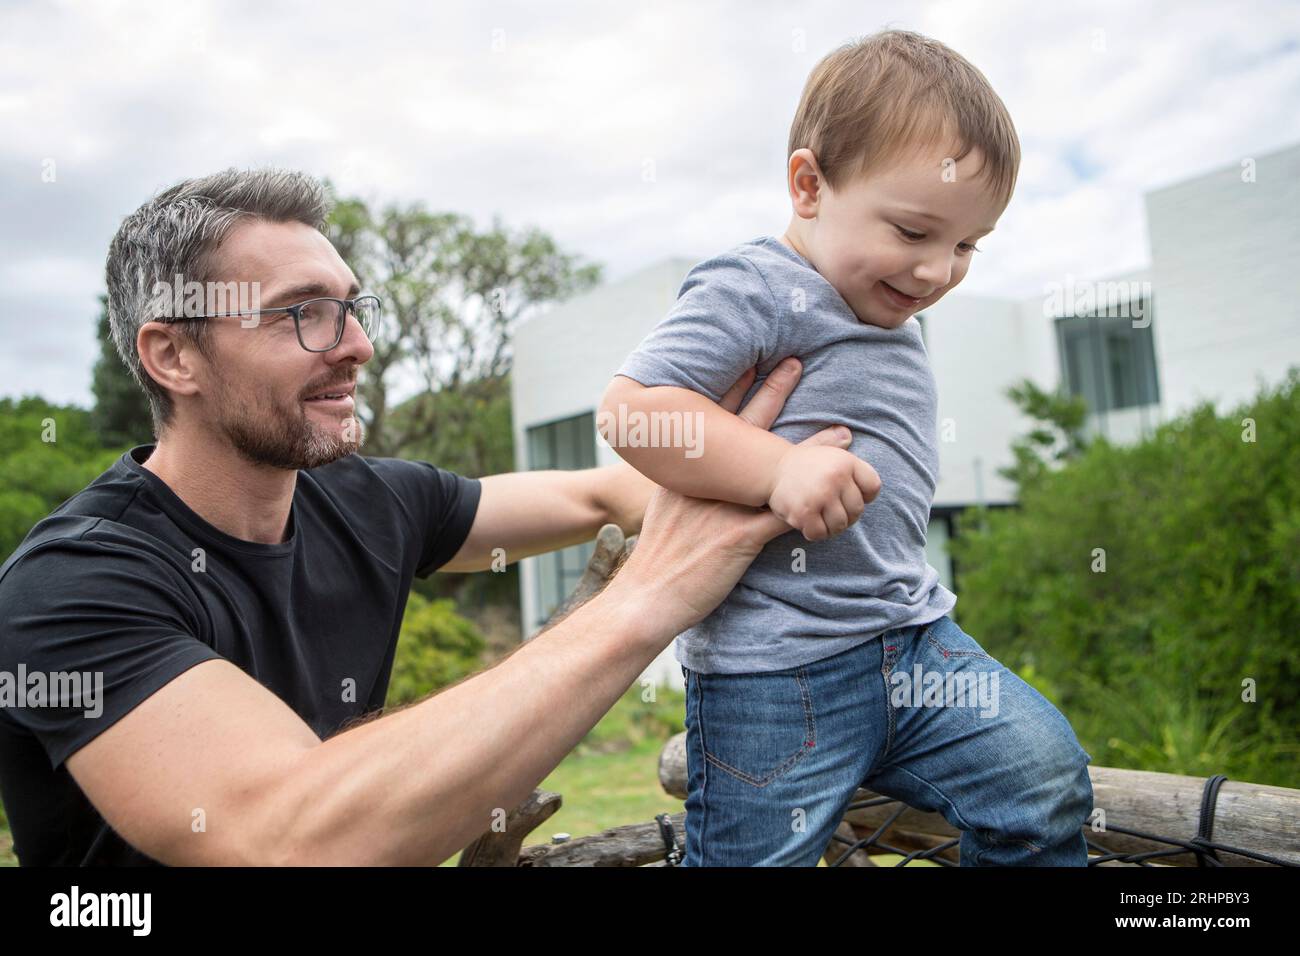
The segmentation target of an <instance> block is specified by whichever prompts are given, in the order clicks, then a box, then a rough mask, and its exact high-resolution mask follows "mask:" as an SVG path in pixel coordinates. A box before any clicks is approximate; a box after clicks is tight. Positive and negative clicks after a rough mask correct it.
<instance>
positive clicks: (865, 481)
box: [767, 443, 880, 541]
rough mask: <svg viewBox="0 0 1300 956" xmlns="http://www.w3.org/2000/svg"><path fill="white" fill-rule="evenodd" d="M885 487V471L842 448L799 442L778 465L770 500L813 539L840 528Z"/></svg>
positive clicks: (786, 519) (782, 516)
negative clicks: (881, 473) (879, 471)
mask: <svg viewBox="0 0 1300 956" xmlns="http://www.w3.org/2000/svg"><path fill="white" fill-rule="evenodd" d="M879 493H880V476H879V475H877V474H876V469H874V468H872V467H871V466H870V465H868V464H867V463H866V462H865V461H863V460H862V459H861V458H858V457H857V456H856V455H854V454H853V453H852V452H849V451H846V450H844V449H843V448H835V447H833V446H827V445H809V444H807V443H805V444H800V445H795V446H794V447H793V448H791V449H790V450H789V451H788V452H786V453H785V455H784V456H783V457H782V458H781V461H780V463H779V464H778V465H777V467H776V475H775V477H774V479H773V482H772V491H771V493H770V494H769V495H768V501H767V505H768V507H769V508H770V509H771V510H772V513H773V514H774V515H776V516H777V517H778V518H780V519H781V520H782V521H784V522H785V523H786V524H788V525H790V526H791V527H792V528H796V529H798V530H799V531H802V532H803V536H804V538H805V539H806V540H808V541H821V540H823V539H824V538H829V537H830V536H831V535H836V534H839V533H840V532H841V531H843V530H844V529H845V528H847V527H848V526H849V525H851V524H852V523H853V522H855V521H857V520H858V518H859V517H861V515H862V510H863V509H864V508H865V507H866V503H867V502H868V501H871V500H872V499H874V498H875V497H876V495H877V494H879Z"/></svg>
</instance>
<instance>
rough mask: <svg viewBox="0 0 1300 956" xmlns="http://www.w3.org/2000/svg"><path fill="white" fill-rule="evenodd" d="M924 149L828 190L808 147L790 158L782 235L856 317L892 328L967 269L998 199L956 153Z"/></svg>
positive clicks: (973, 165)
mask: <svg viewBox="0 0 1300 956" xmlns="http://www.w3.org/2000/svg"><path fill="white" fill-rule="evenodd" d="M950 156H951V154H950V153H944V152H941V151H939V150H937V149H936V148H929V149H926V150H924V151H921V152H918V153H914V154H913V155H911V156H909V157H907V158H904V159H900V160H894V161H893V162H891V163H890V164H889V165H888V166H887V167H886V168H884V169H882V170H880V171H878V172H876V173H872V174H869V175H866V176H857V177H855V178H854V179H853V180H852V181H851V182H849V183H847V184H844V185H843V186H842V188H841V189H840V190H833V189H831V188H830V186H829V185H828V184H827V183H826V181H825V177H824V176H823V175H822V173H821V170H820V168H819V167H818V165H817V158H816V156H815V155H813V153H812V151H811V150H808V149H800V150H796V151H795V153H794V154H793V155H792V156H791V157H790V167H789V188H790V194H791V199H792V205H793V208H794V215H793V217H792V218H791V220H790V226H789V228H788V229H787V230H786V234H785V235H784V236H782V237H781V241H782V242H784V243H785V244H786V245H788V246H790V248H792V249H794V250H795V251H796V252H798V253H799V254H800V255H801V256H803V257H804V258H805V259H807V260H808V261H809V262H810V263H811V264H812V266H813V268H815V269H816V270H817V271H818V272H819V273H820V274H821V275H822V277H823V278H825V279H826V281H827V282H829V283H830V284H831V285H832V286H834V287H835V289H836V290H837V291H838V292H839V293H840V295H841V296H842V297H843V299H844V301H845V302H846V303H847V304H848V306H849V308H851V309H852V310H853V313H854V314H855V315H856V316H857V317H858V319H859V321H861V322H865V323H867V324H869V325H878V326H881V327H882V328H887V329H892V328H897V327H898V326H900V325H902V324H903V323H904V322H905V321H907V319H908V317H909V316H911V315H913V314H915V313H916V312H919V311H920V310H921V309H923V308H925V307H926V306H930V305H933V304H934V303H935V302H938V301H939V299H941V298H943V296H944V294H945V293H947V292H948V290H949V289H951V288H953V287H954V286H955V285H957V283H959V282H961V280H962V279H963V278H965V276H966V272H967V270H968V269H970V262H971V256H972V255H974V253H975V251H976V248H975V242H976V240H977V239H979V238H980V237H981V236H984V235H987V234H988V233H990V232H992V231H993V227H994V226H995V225H996V223H997V219H998V217H999V216H1000V215H1001V214H1002V210H1003V206H1002V205H1001V204H1000V203H999V202H998V199H997V197H996V196H995V195H994V194H993V191H992V189H991V188H990V187H989V185H988V183H987V182H986V181H985V180H984V179H983V178H981V177H978V176H977V175H976V173H977V171H978V170H979V168H980V163H981V162H982V161H983V154H982V153H981V152H980V151H979V150H978V149H972V150H971V151H970V152H969V153H968V154H967V155H965V156H963V157H962V158H961V160H959V161H954V160H952V159H951V158H950Z"/></svg>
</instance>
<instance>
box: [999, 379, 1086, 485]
mask: <svg viewBox="0 0 1300 956" xmlns="http://www.w3.org/2000/svg"><path fill="white" fill-rule="evenodd" d="M1006 395H1007V397H1008V398H1010V399H1011V400H1012V401H1013V402H1014V403H1015V404H1016V407H1017V408H1019V409H1020V411H1021V412H1022V413H1023V414H1025V415H1027V416H1029V417H1030V418H1031V419H1033V420H1034V421H1035V422H1037V423H1038V424H1037V425H1035V427H1034V428H1033V429H1032V430H1031V431H1030V432H1029V433H1028V434H1027V435H1023V436H1021V437H1020V438H1017V439H1016V440H1015V441H1013V442H1012V443H1011V454H1012V456H1013V457H1014V458H1015V463H1014V464H1012V465H1010V466H1008V467H1006V468H999V469H998V474H999V475H1001V476H1002V477H1003V478H1006V479H1007V480H1008V481H1013V482H1015V484H1016V486H1017V487H1018V488H1020V489H1024V488H1025V487H1026V486H1027V485H1031V484H1036V483H1037V482H1038V481H1039V480H1040V479H1041V478H1042V477H1043V475H1044V474H1045V473H1046V472H1048V471H1049V470H1051V469H1052V467H1053V466H1059V465H1062V464H1064V463H1065V462H1067V461H1073V460H1074V459H1075V458H1078V457H1079V455H1081V454H1082V453H1083V452H1084V450H1085V449H1086V448H1087V446H1088V439H1087V436H1086V435H1085V434H1084V423H1085V422H1086V421H1087V418H1088V405H1087V403H1086V402H1085V401H1084V400H1083V399H1082V398H1080V397H1078V396H1070V395H1065V394H1063V393H1061V392H1046V391H1044V390H1043V389H1041V388H1039V387H1038V386H1037V385H1035V384H1034V383H1033V382H1032V381H1030V380H1029V379H1027V378H1026V379H1022V380H1021V381H1020V382H1019V383H1018V384H1016V385H1013V386H1011V387H1010V388H1008V389H1007V390H1006Z"/></svg>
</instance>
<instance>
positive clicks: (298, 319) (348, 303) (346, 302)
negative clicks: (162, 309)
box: [153, 294, 384, 352]
mask: <svg viewBox="0 0 1300 956" xmlns="http://www.w3.org/2000/svg"><path fill="white" fill-rule="evenodd" d="M365 299H373V300H374V302H375V306H376V309H377V313H376V316H377V317H376V321H375V329H371V330H370V331H369V332H367V333H366V335H367V337H369V336H370V335H372V334H373V333H374V332H375V331H376V329H377V328H378V326H379V322H378V316H382V315H383V310H384V301H383V299H381V298H379V296H377V295H372V294H366V295H359V296H357V297H356V298H353V299H335V298H333V297H331V296H327V295H323V296H317V297H316V298H314V299H306V300H304V301H302V302H299V303H297V304H295V305H281V306H276V307H275V308H271V309H254V310H252V311H250V312H213V313H212V314H211V315H176V316H158V317H156V318H154V320H153V321H155V322H163V323H166V324H169V325H170V324H171V323H173V322H197V321H198V320H200V319H225V318H234V317H236V316H246V315H261V314H262V313H263V312H288V313H289V314H290V315H292V316H293V330H294V332H295V333H296V334H297V336H298V344H299V345H301V346H302V347H303V349H304V350H306V351H308V352H329V351H331V350H332V349H335V348H338V344H339V343H340V342H342V341H343V329H344V328H346V327H347V324H348V313H349V312H350V313H352V315H353V316H355V315H356V314H357V303H358V302H361V301H362V300H365ZM316 302H333V303H334V304H335V305H336V306H338V309H339V317H338V319H337V320H336V321H335V323H334V327H335V329H336V331H335V333H334V341H333V343H332V344H330V345H329V346H328V347H327V348H323V349H313V348H309V347H308V346H307V343H306V342H304V341H303V340H302V310H303V309H305V308H306V307H307V306H309V305H312V304H313V303H316ZM358 321H360V320H358ZM362 331H363V332H365V331H366V330H365V328H364V327H363V328H362Z"/></svg>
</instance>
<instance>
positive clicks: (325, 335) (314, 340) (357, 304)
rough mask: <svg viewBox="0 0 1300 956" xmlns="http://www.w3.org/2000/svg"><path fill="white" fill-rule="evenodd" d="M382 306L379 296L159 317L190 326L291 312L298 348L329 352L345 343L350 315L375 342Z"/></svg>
mask: <svg viewBox="0 0 1300 956" xmlns="http://www.w3.org/2000/svg"><path fill="white" fill-rule="evenodd" d="M380 307H381V303H380V300H379V296H377V295H361V296H357V297H356V298H355V299H330V298H319V299H308V300H307V301H306V302H299V303H298V304H297V305H285V306H278V307H276V308H274V309H256V310H254V311H251V312H214V313H213V314H211V315H185V316H175V317H172V316H159V317H158V318H157V319H155V321H157V322H191V321H197V320H198V319H220V318H226V317H230V316H244V315H257V316H261V315H262V314H264V313H268V312H288V313H289V314H290V315H292V316H293V324H294V327H295V328H296V329H297V330H298V344H299V345H301V346H302V347H303V348H304V349H306V350H307V351H308V352H328V351H329V350H330V349H332V348H334V347H335V346H336V345H338V344H339V342H341V341H343V326H344V325H346V324H347V320H348V313H349V312H351V313H352V314H353V315H354V316H356V318H357V322H358V323H359V324H360V325H361V331H363V332H365V333H366V338H368V339H371V340H372V341H373V340H374V337H375V332H376V331H378V329H379V318H380Z"/></svg>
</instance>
